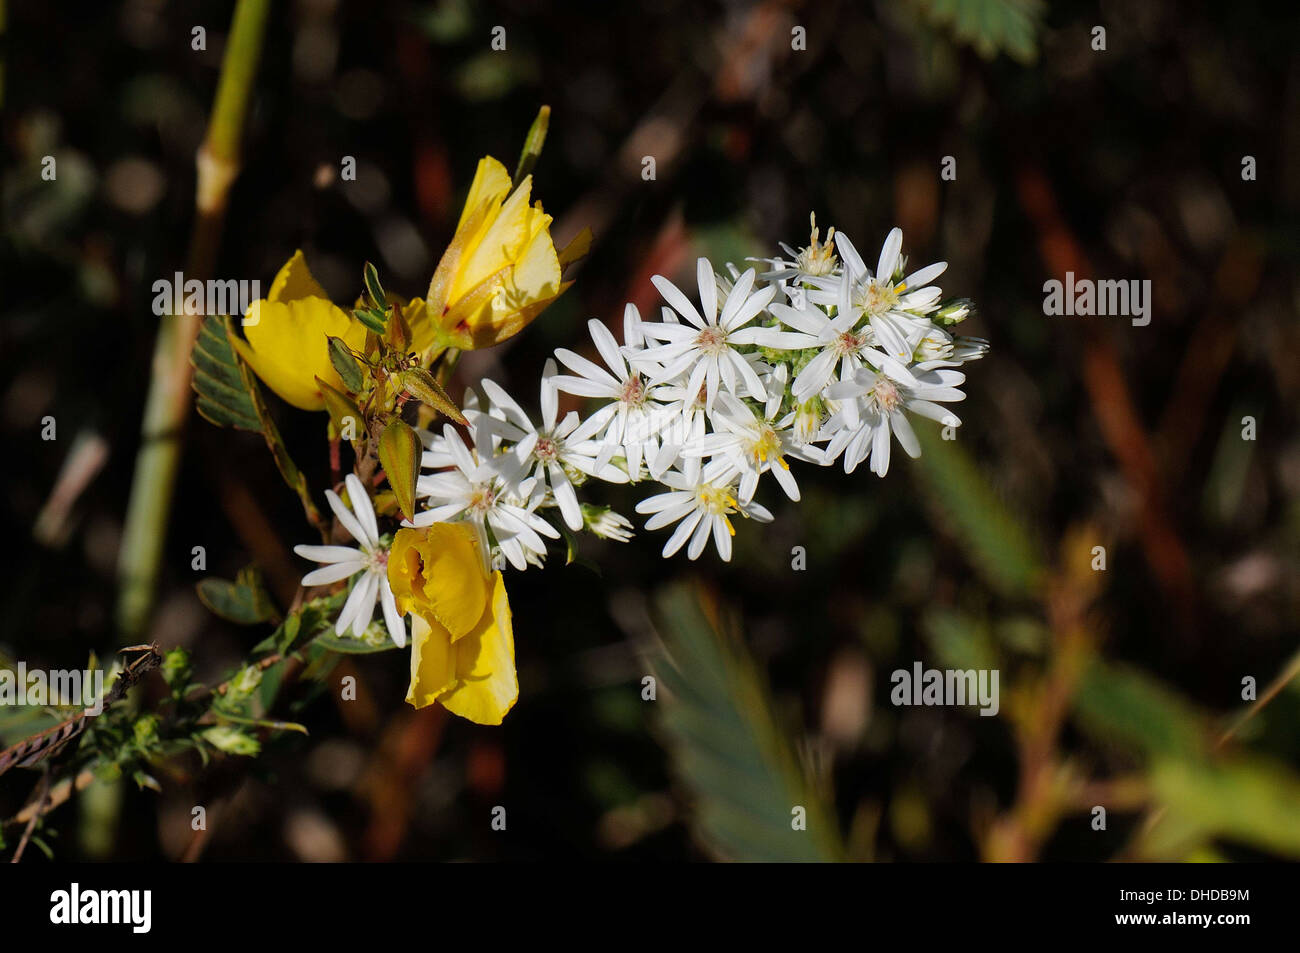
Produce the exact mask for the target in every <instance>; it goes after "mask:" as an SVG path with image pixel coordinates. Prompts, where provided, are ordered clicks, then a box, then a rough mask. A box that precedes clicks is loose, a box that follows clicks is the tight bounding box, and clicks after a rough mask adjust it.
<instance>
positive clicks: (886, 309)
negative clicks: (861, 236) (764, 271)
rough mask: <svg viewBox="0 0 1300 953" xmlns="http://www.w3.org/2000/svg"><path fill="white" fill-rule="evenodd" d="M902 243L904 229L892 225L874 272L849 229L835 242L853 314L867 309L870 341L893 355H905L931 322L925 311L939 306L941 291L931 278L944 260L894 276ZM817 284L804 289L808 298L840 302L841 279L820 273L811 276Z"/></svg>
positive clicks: (940, 271) (823, 302)
mask: <svg viewBox="0 0 1300 953" xmlns="http://www.w3.org/2000/svg"><path fill="white" fill-rule="evenodd" d="M902 245H903V232H902V229H899V228H895V229H893V230H892V231H890V233H889V235H888V237H886V239H885V245H884V247H883V248H882V249H881V250H880V258H879V260H878V261H877V263H876V271H875V274H874V275H873V274H872V273H871V271H870V269H868V268H867V266H866V263H865V262H863V260H862V256H861V255H859V254H858V250H857V249H856V248H855V247H854V246H853V242H851V241H850V240H849V238H848V236H847V235H845V234H844V233H843V232H836V234H835V247H836V248H837V249H838V250H839V253H840V257H841V258H842V259H843V260H844V275H843V276H842V280H846V281H847V282H848V283H849V296H848V298H849V306H850V307H851V309H852V310H853V311H854V313H855V314H857V315H865V316H866V317H867V321H868V323H869V324H870V326H871V330H872V332H873V334H874V341H873V343H874V345H875V346H876V347H879V348H881V349H883V350H884V351H885V352H886V353H887V354H889V355H890V356H891V357H894V358H896V359H898V360H902V361H906V360H909V359H910V358H911V356H912V352H913V351H914V350H915V349H916V346H917V344H919V343H920V341H921V338H922V337H924V336H925V334H926V332H928V331H929V330H930V328H931V327H933V325H932V324H931V323H930V320H929V318H928V317H927V315H928V314H929V313H930V312H931V311H933V310H934V308H935V307H937V304H936V302H937V301H938V299H939V296H940V295H941V294H942V293H943V292H942V291H941V290H940V289H939V288H937V287H935V286H933V285H930V284H929V282H930V281H932V280H933V279H935V278H937V277H939V275H941V274H943V272H944V271H945V270H946V269H947V267H948V263H947V262H946V261H940V262H936V263H934V264H933V265H927V266H926V267H924V268H921V269H918V270H917V271H915V272H913V273H912V274H910V275H908V276H907V277H906V278H904V279H903V280H902V281H899V282H897V283H896V282H895V281H894V273H895V272H896V271H897V270H898V269H899V267H900V266H901V265H902V263H903V262H902V258H901V256H900V254H899V253H900V251H901V249H902ZM813 283H814V284H815V285H816V286H817V287H816V290H813V291H810V292H808V296H809V298H811V299H812V300H813V301H814V302H815V303H817V304H821V305H836V306H840V305H841V304H842V302H843V299H844V295H843V291H842V290H841V289H840V283H841V282H840V281H838V280H830V279H819V280H815V281H814V282H813Z"/></svg>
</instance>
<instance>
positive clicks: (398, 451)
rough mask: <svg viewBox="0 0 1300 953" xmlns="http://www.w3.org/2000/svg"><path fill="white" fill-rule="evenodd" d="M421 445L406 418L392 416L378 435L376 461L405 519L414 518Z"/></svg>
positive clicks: (421, 451)
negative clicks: (385, 475) (381, 468)
mask: <svg viewBox="0 0 1300 953" xmlns="http://www.w3.org/2000/svg"><path fill="white" fill-rule="evenodd" d="M423 452H424V447H423V446H422V445H421V444H420V437H419V435H418V434H417V433H416V432H415V430H414V428H412V427H411V425H410V424H408V423H407V422H406V421H404V420H402V419H401V418H400V417H394V418H393V419H392V420H391V421H389V424H388V426H387V427H385V428H384V432H383V433H382V434H380V436H379V463H380V465H381V466H382V467H383V468H384V473H385V474H387V476H388V485H389V486H391V487H392V488H393V495H394V496H396V497H397V507H398V509H400V510H401V511H402V515H403V516H405V517H406V518H407V519H408V520H409V519H414V518H415V483H416V480H418V479H419V477H420V457H421V455H422V454H423Z"/></svg>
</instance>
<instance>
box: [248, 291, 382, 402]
mask: <svg viewBox="0 0 1300 953" xmlns="http://www.w3.org/2000/svg"><path fill="white" fill-rule="evenodd" d="M249 315H250V316H253V315H255V316H256V323H253V324H248V325H246V326H245V328H244V334H245V335H246V336H247V339H248V340H247V342H244V341H236V342H235V346H236V347H237V348H238V349H239V353H240V355H241V356H242V357H243V358H244V360H246V361H247V362H248V364H249V366H250V367H252V368H253V371H254V372H255V373H256V374H257V376H258V377H260V378H261V379H262V380H263V381H265V383H266V386H267V387H269V388H271V390H273V391H275V392H276V393H277V394H279V395H280V397H282V398H283V399H284V400H285V401H287V402H288V403H290V404H292V405H293V406H295V407H298V408H300V409H301V410H323V409H324V407H325V398H324V397H323V396H322V395H321V392H320V388H319V387H318V386H317V384H316V378H317V377H319V378H321V380H323V381H325V382H326V383H328V384H331V385H332V386H335V387H342V383H343V382H342V381H341V380H339V376H338V372H337V371H335V370H334V365H333V364H331V363H330V359H329V342H328V341H327V340H326V338H327V337H328V336H331V335H332V336H334V337H339V338H342V339H343V340H344V341H346V342H347V343H348V344H350V345H351V346H352V347H354V348H358V349H360V348H361V347H363V346H364V345H365V337H366V331H365V327H364V325H362V324H361V323H360V322H358V321H356V320H354V319H353V318H352V317H351V316H350V315H349V314H348V313H347V312H345V311H343V310H342V309H341V308H337V307H335V306H334V305H333V304H331V303H330V301H329V299H327V298H300V299H296V300H293V301H289V302H279V301H266V300H261V301H255V302H253V304H252V305H251V306H250V307H249Z"/></svg>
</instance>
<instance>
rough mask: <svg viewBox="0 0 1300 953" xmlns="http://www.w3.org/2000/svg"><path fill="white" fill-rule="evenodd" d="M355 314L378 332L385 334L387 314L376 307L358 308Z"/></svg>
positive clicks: (359, 319)
mask: <svg viewBox="0 0 1300 953" xmlns="http://www.w3.org/2000/svg"><path fill="white" fill-rule="evenodd" d="M352 314H353V316H354V317H355V318H356V319H357V320H358V321H360V322H361V323H362V324H364V325H365V326H366V327H368V328H369V329H370V330H371V331H374V332H375V333H376V334H383V333H384V328H385V327H386V326H387V324H388V320H387V315H385V314H384V312H382V311H379V310H376V309H375V308H357V309H356V310H355V311H353V312H352Z"/></svg>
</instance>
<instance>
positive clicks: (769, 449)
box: [749, 423, 790, 470]
mask: <svg viewBox="0 0 1300 953" xmlns="http://www.w3.org/2000/svg"><path fill="white" fill-rule="evenodd" d="M749 454H750V456H751V457H753V458H754V459H755V460H757V461H758V462H759V463H766V462H767V461H768V458H769V457H775V458H776V462H777V463H779V464H781V466H783V467H785V468H786V469H787V470H788V469H790V466H789V464H787V463H786V462H785V458H784V457H782V456H781V438H780V436H779V435H778V434H777V432H776V428H774V427H773V426H772V425H771V424H767V423H765V424H763V425H762V426H761V427H759V429H758V434H757V436H755V437H754V439H753V440H751V441H750V443H749Z"/></svg>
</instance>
